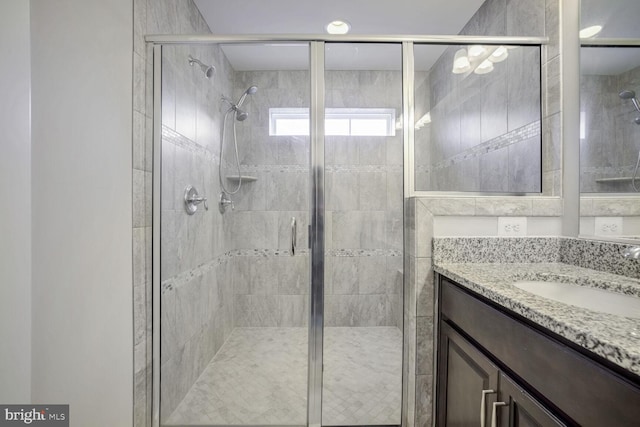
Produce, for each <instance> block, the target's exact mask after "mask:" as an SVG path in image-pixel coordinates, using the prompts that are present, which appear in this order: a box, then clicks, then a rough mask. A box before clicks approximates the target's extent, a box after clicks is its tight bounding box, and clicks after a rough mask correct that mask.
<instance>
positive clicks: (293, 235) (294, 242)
mask: <svg viewBox="0 0 640 427" xmlns="http://www.w3.org/2000/svg"><path fill="white" fill-rule="evenodd" d="M297 244H298V223H297V222H296V217H295V216H293V217H291V256H294V255H295V254H296V246H297Z"/></svg>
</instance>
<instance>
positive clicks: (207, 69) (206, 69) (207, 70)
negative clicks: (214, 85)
mask: <svg viewBox="0 0 640 427" xmlns="http://www.w3.org/2000/svg"><path fill="white" fill-rule="evenodd" d="M193 64H198V66H199V67H200V69H201V70H202V72H203V73H204V75H205V77H206V78H208V79H210V78H211V77H213V75H214V74H215V73H216V67H213V66H211V65H207V64H203V63H202V62H201V61H200V60H199V59H195V58H194V57H192V56H191V55H189V65H191V66H193Z"/></svg>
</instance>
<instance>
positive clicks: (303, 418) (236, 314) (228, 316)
mask: <svg viewBox="0 0 640 427" xmlns="http://www.w3.org/2000/svg"><path fill="white" fill-rule="evenodd" d="M162 49H163V51H162V127H161V135H162V139H161V153H162V154H161V175H162V178H161V203H160V205H161V208H160V209H161V212H160V223H161V237H160V241H161V243H160V246H161V254H160V260H161V262H160V264H161V267H160V278H161V279H160V292H161V297H160V310H159V312H160V327H161V332H160V334H161V335H160V343H161V344H160V405H159V406H160V423H161V425H166V426H170V425H199V426H218V425H231V424H233V425H306V423H307V364H308V362H307V359H308V358H307V354H308V353H307V346H308V344H307V339H308V338H307V337H308V318H309V308H308V307H309V277H310V274H309V250H308V249H307V248H308V240H307V238H308V236H307V226H308V223H309V188H310V185H309V146H310V142H309V141H310V139H309V102H310V101H309V87H310V83H309V47H308V44H304V43H303V44H286V45H279V44H227V45H224V44H222V45H215V44H209V45H169V46H164V47H163V48H162ZM221 144H222V147H221ZM236 150H237V152H236ZM188 188H191V189H192V190H191V192H189V191H188ZM204 198H206V199H207V200H206V201H204V200H203V199H204ZM193 208H197V209H193Z"/></svg>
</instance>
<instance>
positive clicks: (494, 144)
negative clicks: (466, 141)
mask: <svg viewBox="0 0 640 427" xmlns="http://www.w3.org/2000/svg"><path fill="white" fill-rule="evenodd" d="M540 135H541V125H540V120H536V121H535V122H532V123H529V124H528V125H525V126H523V127H521V128H519V129H516V130H513V131H511V132H508V133H505V134H504V135H500V136H498V137H497V138H494V139H491V140H489V141H487V142H483V143H482V144H479V145H476V146H474V147H472V148H469V149H467V150H464V151H462V152H461V153H458V154H456V155H454V156H452V157H449V158H447V159H444V160H441V161H439V162H437V163H435V164H434V165H416V166H415V171H416V172H425V173H426V172H434V171H437V170H439V169H444V168H447V167H450V166H453V165H455V164H457V163H461V162H464V161H465V160H469V159H473V158H476V157H479V156H482V155H483V154H487V153H491V152H492V151H497V150H500V149H501V148H505V147H508V146H510V145H513V144H517V143H518V142H522V141H526V140H527V139H530V138H533V137H536V136H540Z"/></svg>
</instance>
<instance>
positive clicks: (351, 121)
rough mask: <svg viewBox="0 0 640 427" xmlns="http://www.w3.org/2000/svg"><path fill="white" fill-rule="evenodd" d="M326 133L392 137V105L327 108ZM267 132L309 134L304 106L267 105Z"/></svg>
mask: <svg viewBox="0 0 640 427" xmlns="http://www.w3.org/2000/svg"><path fill="white" fill-rule="evenodd" d="M325 134H326V135H328V136H395V134H396V110H395V109H394V108H327V109H326V110H325ZM269 135H271V136H290V135H309V109H308V108H269Z"/></svg>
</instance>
